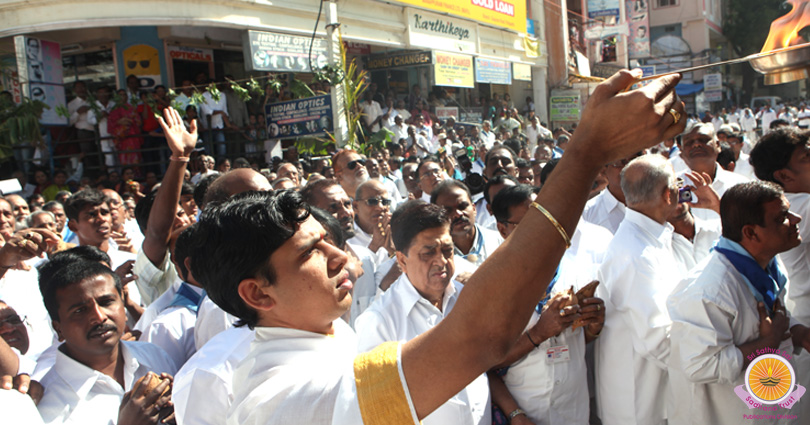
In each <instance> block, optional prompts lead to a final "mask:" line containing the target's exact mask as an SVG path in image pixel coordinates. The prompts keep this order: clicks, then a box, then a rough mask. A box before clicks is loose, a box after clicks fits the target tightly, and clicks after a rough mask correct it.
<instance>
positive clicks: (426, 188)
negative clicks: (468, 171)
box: [414, 157, 445, 203]
mask: <svg viewBox="0 0 810 425" xmlns="http://www.w3.org/2000/svg"><path fill="white" fill-rule="evenodd" d="M414 177H415V178H416V181H417V182H418V183H417V184H418V185H419V189H421V190H422V198H421V199H422V200H423V201H425V202H427V203H430V194H431V193H432V192H433V189H434V188H435V187H436V185H437V184H439V183H440V182H441V181H442V180H444V179H445V174H444V172H443V171H442V166H441V164H439V161H438V159H437V158H436V157H429V158H426V159H425V160H424V161H422V162H421V163H419V166H418V167H417V168H416V175H415V176H414Z"/></svg>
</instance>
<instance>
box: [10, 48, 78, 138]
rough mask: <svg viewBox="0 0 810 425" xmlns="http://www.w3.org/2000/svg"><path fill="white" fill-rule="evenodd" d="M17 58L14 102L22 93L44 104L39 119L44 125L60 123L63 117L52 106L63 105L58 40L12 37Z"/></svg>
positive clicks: (62, 122) (60, 56) (60, 57)
mask: <svg viewBox="0 0 810 425" xmlns="http://www.w3.org/2000/svg"><path fill="white" fill-rule="evenodd" d="M14 49H15V51H16V56H17V57H16V59H17V73H16V76H17V77H18V82H17V86H16V88H15V90H14V91H12V95H13V96H14V100H15V102H17V101H22V96H27V97H29V98H30V99H32V100H38V101H40V102H44V103H45V104H46V105H48V108H47V109H45V110H44V111H43V113H42V117H41V118H40V120H39V122H40V123H41V124H45V125H64V124H67V119H66V118H64V117H60V116H59V115H58V114H57V113H56V110H57V108H58V107H64V106H65V105H66V103H67V102H66V101H65V88H64V87H63V86H62V51H61V48H60V46H59V43H54V42H52V41H47V40H42V39H39V38H33V37H26V36H17V37H14Z"/></svg>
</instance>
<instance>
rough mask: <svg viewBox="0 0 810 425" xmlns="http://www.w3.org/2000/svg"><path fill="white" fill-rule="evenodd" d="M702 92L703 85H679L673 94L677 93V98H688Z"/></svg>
mask: <svg viewBox="0 0 810 425" xmlns="http://www.w3.org/2000/svg"><path fill="white" fill-rule="evenodd" d="M702 90H703V83H695V84H688V83H680V84H678V85H677V86H675V93H678V96H689V95H690V94H695V93H697V92H699V91H702Z"/></svg>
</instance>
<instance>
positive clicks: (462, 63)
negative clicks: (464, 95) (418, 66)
mask: <svg viewBox="0 0 810 425" xmlns="http://www.w3.org/2000/svg"><path fill="white" fill-rule="evenodd" d="M433 58H434V61H433V62H434V64H435V65H434V66H433V76H434V81H436V83H435V84H436V85H437V86H450V87H466V88H470V89H471V88H473V87H475V81H474V73H473V58H472V56H467V55H456V54H453V53H444V52H438V51H437V52H433Z"/></svg>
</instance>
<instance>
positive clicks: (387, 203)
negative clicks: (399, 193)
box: [357, 197, 391, 207]
mask: <svg viewBox="0 0 810 425" xmlns="http://www.w3.org/2000/svg"><path fill="white" fill-rule="evenodd" d="M357 202H365V203H366V205H368V206H370V207H376V206H378V205H380V204H382V205H383V206H384V207H390V206H391V200H390V199H388V198H382V197H374V198H368V199H358V200H357Z"/></svg>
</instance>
